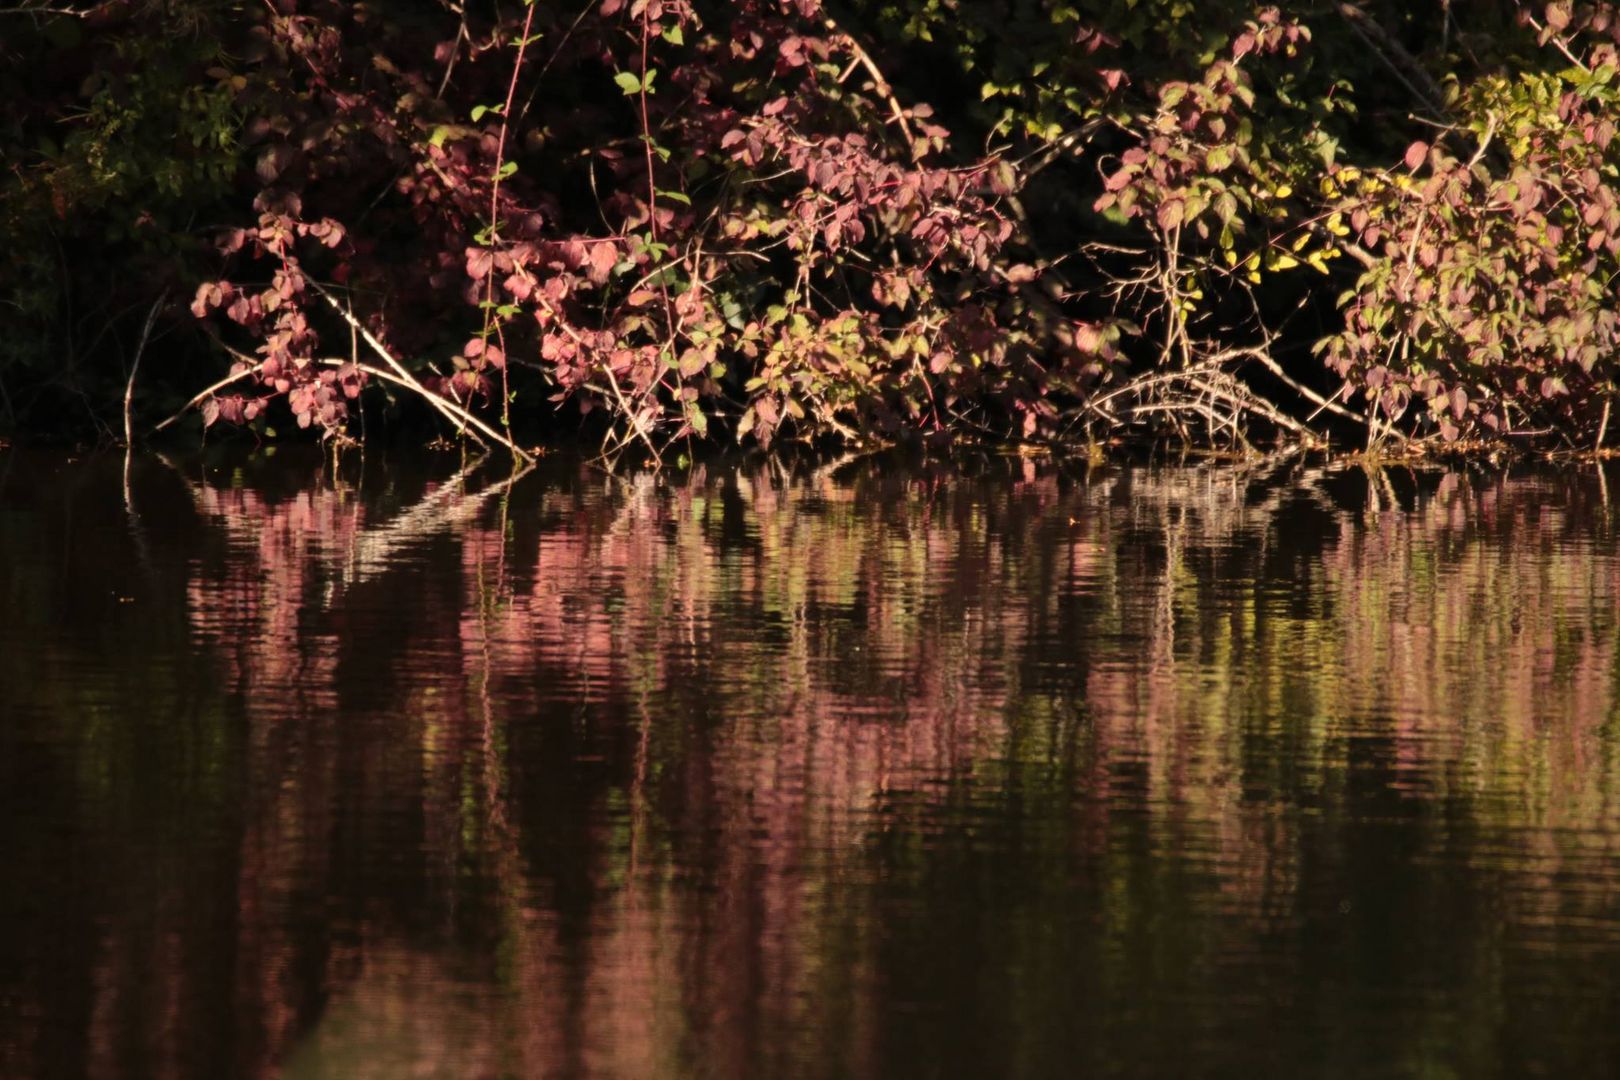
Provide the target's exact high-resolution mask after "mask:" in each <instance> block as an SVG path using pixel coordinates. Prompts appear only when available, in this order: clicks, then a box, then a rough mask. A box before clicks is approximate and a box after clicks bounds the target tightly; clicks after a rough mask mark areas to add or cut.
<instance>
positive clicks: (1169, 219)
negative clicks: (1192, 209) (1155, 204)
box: [1158, 199, 1186, 232]
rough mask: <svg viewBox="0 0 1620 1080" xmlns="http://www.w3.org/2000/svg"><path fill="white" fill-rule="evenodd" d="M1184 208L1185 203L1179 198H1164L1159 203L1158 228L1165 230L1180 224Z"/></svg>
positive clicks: (1167, 230)
mask: <svg viewBox="0 0 1620 1080" xmlns="http://www.w3.org/2000/svg"><path fill="white" fill-rule="evenodd" d="M1185 210H1186V204H1184V203H1183V202H1182V201H1181V200H1180V199H1166V200H1165V201H1164V202H1162V203H1160V204H1159V215H1158V218H1159V228H1161V229H1163V230H1164V231H1165V232H1169V231H1171V230H1172V229H1175V228H1177V227H1178V226H1180V224H1181V216H1182V213H1183V211H1185Z"/></svg>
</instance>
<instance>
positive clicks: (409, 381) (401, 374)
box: [309, 279, 534, 462]
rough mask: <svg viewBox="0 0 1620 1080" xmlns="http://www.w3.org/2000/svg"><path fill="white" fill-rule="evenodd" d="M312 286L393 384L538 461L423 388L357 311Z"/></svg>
mask: <svg viewBox="0 0 1620 1080" xmlns="http://www.w3.org/2000/svg"><path fill="white" fill-rule="evenodd" d="M309 286H310V288H312V289H314V290H315V291H316V292H317V293H319V294H320V296H321V299H323V300H325V301H326V303H327V305H328V306H329V307H330V308H331V309H332V310H333V311H335V312H337V313H338V315H339V316H340V317H341V318H342V319H343V321H344V322H347V323H348V324H349V325H350V326H351V327H353V328H354V330H355V331H356V332H358V333H359V335H360V336H361V337H362V338H364V339H365V342H366V344H367V345H369V346H371V350H372V352H375V353H376V354H377V355H378V356H380V357H382V359H383V360H384V361H386V362H387V364H388V366H389V367H390V368H392V369H393V371H394V373H395V375H394V377H393V378H392V380H391V381H393V382H397V383H399V384H400V385H402V386H406V387H409V388H410V389H412V390H414V391H416V393H418V394H420V395H421V396H422V397H423V398H425V399H426V400H427V402H428V404H429V405H432V406H433V407H434V408H435V409H437V410H439V412H440V413H441V414H442V415H443V416H444V417H445V418H446V419H448V420H450V421H451V422H452V423H454V424H456V425H457V426H458V427H471V428H472V429H473V430H474V432H475V436H474V437H477V435H476V433H477V432H482V433H483V434H484V435H486V436H488V437H489V438H490V439H492V440H494V441H495V442H497V443H499V444H500V445H502V446H504V447H506V449H507V450H509V451H511V452H512V454H513V455H514V456H516V457H519V458H521V459H523V460H524V461H527V462H533V461H534V456H533V455H532V454H530V453H528V452H527V451H525V450H524V449H523V448H522V447H520V446H518V444H517V443H515V442H513V441H512V440H511V439H509V438H507V437H506V436H505V435H502V434H501V433H500V432H499V431H496V430H495V429H494V428H493V427H491V426H489V425H488V424H486V423H484V421H482V420H480V419H479V418H478V417H476V416H474V415H473V414H472V413H470V412H468V411H467V410H466V409H464V408H462V407H461V406H460V405H458V404H456V403H455V402H453V401H451V400H449V399H448V398H444V397H441V396H440V395H438V394H435V393H434V392H433V391H431V390H429V389H428V388H427V387H425V386H423V385H422V384H421V382H419V381H418V380H417V378H416V376H414V375H412V374H411V373H410V371H409V370H408V369H407V368H406V367H405V365H404V364H402V363H400V362H399V360H398V359H397V358H396V357H395V356H394V354H393V353H391V352H389V351H388V347H387V346H386V345H384V344H383V343H382V342H381V341H378V340H377V338H376V335H374V334H373V333H372V332H371V331H370V330H368V329H366V328H365V326H364V325H363V324H362V323H361V322H360V320H359V319H356V318H355V317H354V313H353V312H351V311H349V310H348V309H347V308H345V307H344V306H343V305H342V304H339V303H338V302H337V300H336V298H334V297H333V296H332V294H331V293H329V292H327V291H326V289H325V288H324V287H322V286H321V285H320V284H319V283H318V282H316V281H315V280H314V279H309Z"/></svg>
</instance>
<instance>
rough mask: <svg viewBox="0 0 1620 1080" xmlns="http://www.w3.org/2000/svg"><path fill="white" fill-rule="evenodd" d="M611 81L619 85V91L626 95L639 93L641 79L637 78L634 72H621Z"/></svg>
mask: <svg viewBox="0 0 1620 1080" xmlns="http://www.w3.org/2000/svg"><path fill="white" fill-rule="evenodd" d="M613 81H614V82H615V83H617V84H618V85H619V89H620V90H623V91H624V92H625V94H627V95H629V94H639V93H641V79H640V78H638V77H637V76H636V74H635V73H634V72H630V71H621V72H619V73H618V74H617V75H615V76H613Z"/></svg>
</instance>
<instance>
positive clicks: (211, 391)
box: [152, 346, 264, 435]
mask: <svg viewBox="0 0 1620 1080" xmlns="http://www.w3.org/2000/svg"><path fill="white" fill-rule="evenodd" d="M226 348H227V349H228V351H229V352H231V353H232V354H234V355H235V356H236V357H237V358H238V359H240V360H244V361H251V360H252V359H253V358H252V357H251V356H248V355H247V354H246V353H239V352H237V351H236V350H235V349H230V348H229V347H228V346H227V347H226ZM262 367H264V361H262V360H261V361H259V362H258V363H256V364H254V365H253V366H252V367H249V368H246V369H244V370H242V371H238V372H237V373H236V374H235V375H227V376H225V377H224V378H223V379H221V380H219V381H218V382H216V383H214V384H213V385H212V386H209V387H208V388H206V389H204V390H202V391H200V392H199V393H198V394H197V396H196V397H194V398H192V399H191V400H190V401H188V402H186V403H185V404H184V405H182V406H180V409H179V411H178V412H176V413H175V414H174V415H173V416H171V417H169V418H168V419H167V420H165V421H163V423H161V424H159V425H158V426H157V427H155V428H153V429H152V434H154V435H156V434H157V433H158V432H160V431H162V430H163V429H164V428H166V427H168V426H169V425H170V424H172V423H174V422H175V421H176V420H179V419H180V418H181V417H182V416H184V415H186V413H188V412H190V411H191V410H192V409H195V408H196V407H197V406H198V405H201V404H202V403H203V402H204V401H207V400H208V399H209V398H211V397H213V396H214V395H215V394H216V393H218V392H219V391H221V390H223V389H225V388H226V387H227V386H229V385H231V383H233V382H235V381H236V380H238V379H245V378H247V377H248V376H249V375H255V374H257V373H258V371H259V369H260V368H262Z"/></svg>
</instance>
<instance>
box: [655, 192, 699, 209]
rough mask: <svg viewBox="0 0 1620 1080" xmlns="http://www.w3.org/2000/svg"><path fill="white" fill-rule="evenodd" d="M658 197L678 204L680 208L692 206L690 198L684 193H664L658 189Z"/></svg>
mask: <svg viewBox="0 0 1620 1080" xmlns="http://www.w3.org/2000/svg"><path fill="white" fill-rule="evenodd" d="M658 197H659V198H661V199H668V200H669V201H670V202H678V203H680V204H681V205H682V206H691V205H692V199H691V196H689V195H687V194H686V193H685V192H684V191H665V190H663V189H662V188H659V189H658Z"/></svg>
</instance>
